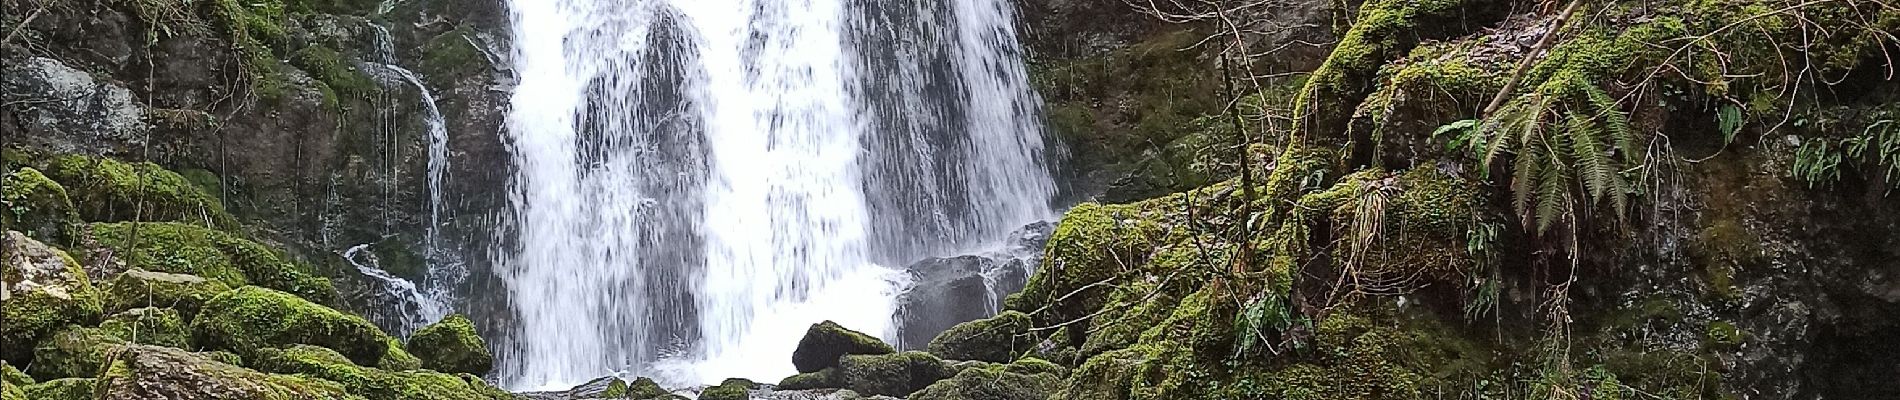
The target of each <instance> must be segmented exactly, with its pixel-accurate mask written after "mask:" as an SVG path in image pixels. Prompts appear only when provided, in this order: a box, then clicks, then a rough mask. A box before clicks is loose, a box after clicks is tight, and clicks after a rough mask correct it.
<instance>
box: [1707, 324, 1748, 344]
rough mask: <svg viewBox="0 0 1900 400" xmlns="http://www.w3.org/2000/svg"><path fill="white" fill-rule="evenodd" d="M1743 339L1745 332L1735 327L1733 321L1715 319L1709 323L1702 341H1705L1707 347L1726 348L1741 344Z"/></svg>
mask: <svg viewBox="0 0 1900 400" xmlns="http://www.w3.org/2000/svg"><path fill="white" fill-rule="evenodd" d="M1745 339H1746V334H1745V333H1744V332H1742V330H1741V329H1740V328H1736V327H1735V323H1732V322H1728V321H1715V322H1710V323H1709V329H1708V333H1707V334H1706V335H1704V336H1703V343H1707V344H1708V346H1709V347H1713V348H1723V349H1726V348H1734V347H1735V346H1739V345H1741V344H1742V341H1743V340H1745Z"/></svg>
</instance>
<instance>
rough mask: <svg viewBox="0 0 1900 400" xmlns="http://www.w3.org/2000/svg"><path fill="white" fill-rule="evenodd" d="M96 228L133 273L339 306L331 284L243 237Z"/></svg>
mask: <svg viewBox="0 0 1900 400" xmlns="http://www.w3.org/2000/svg"><path fill="white" fill-rule="evenodd" d="M90 229H91V232H92V236H93V239H94V240H95V241H97V242H98V243H99V244H100V245H102V246H105V247H106V248H108V249H111V250H112V252H113V254H115V255H116V256H117V257H119V258H120V259H123V260H124V261H125V262H126V265H127V266H128V267H131V268H141V269H145V270H148V271H159V272H168V273H175V274H191V275H197V276H201V277H205V278H207V279H212V280H217V281H220V282H223V283H224V284H226V285H230V286H231V287H237V286H243V285H246V284H251V285H257V286H263V287H267V288H271V289H277V290H281V291H285V292H290V293H292V294H296V295H297V296H298V297H302V298H305V299H308V300H310V301H314V302H317V303H319V304H330V305H334V304H337V298H338V296H337V292H336V287H335V286H334V285H332V284H331V283H330V280H329V279H327V278H324V277H322V276H318V275H316V274H314V273H312V272H311V271H310V268H309V267H308V266H304V265H301V264H299V263H294V262H290V261H288V260H286V259H285V258H284V257H283V256H282V255H280V254H278V253H277V252H276V251H273V250H272V249H271V248H270V247H267V246H264V245H262V244H259V243H257V242H253V241H250V240H247V239H244V238H241V237H238V236H237V235H232V234H230V233H226V232H223V231H219V230H215V229H207V228H204V227H202V226H196V225H190V224H181V223H173V222H143V223H130V222H126V223H100V224H92V225H91V226H90Z"/></svg>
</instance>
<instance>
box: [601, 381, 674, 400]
mask: <svg viewBox="0 0 1900 400" xmlns="http://www.w3.org/2000/svg"><path fill="white" fill-rule="evenodd" d="M669 394H672V393H671V392H668V391H666V389H662V388H660V384H659V383H656V382H653V379H651V378H647V377H644V376H643V377H639V378H635V379H634V380H633V382H627V381H623V380H620V379H618V378H615V379H614V380H613V382H609V383H608V384H607V391H605V392H601V393H600V397H602V398H608V399H653V398H658V397H665V396H667V395H669Z"/></svg>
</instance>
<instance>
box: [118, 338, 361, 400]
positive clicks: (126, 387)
mask: <svg viewBox="0 0 1900 400" xmlns="http://www.w3.org/2000/svg"><path fill="white" fill-rule="evenodd" d="M97 383H98V384H97V386H98V391H99V392H100V393H103V395H101V396H100V397H97V399H98V400H149V399H169V400H366V398H365V397H363V396H355V395H351V394H348V393H347V392H345V391H344V390H343V386H342V385H339V384H337V383H336V382H331V381H328V380H324V379H320V378H312V377H307V376H292V375H277V374H266V373H262V372H257V371H253V370H249V369H245V368H242V367H238V366H234V365H230V364H226V363H223V362H219V361H217V360H212V359H209V358H205V357H202V356H199V355H196V354H192V353H190V352H186V351H184V350H179V349H173V348H168V347H157V346H142V345H133V346H126V347H125V348H124V351H123V352H121V353H120V354H119V356H118V357H116V358H114V361H113V362H112V365H111V366H110V367H109V368H108V369H107V370H106V372H105V374H103V375H102V376H100V377H99V380H98V381H97Z"/></svg>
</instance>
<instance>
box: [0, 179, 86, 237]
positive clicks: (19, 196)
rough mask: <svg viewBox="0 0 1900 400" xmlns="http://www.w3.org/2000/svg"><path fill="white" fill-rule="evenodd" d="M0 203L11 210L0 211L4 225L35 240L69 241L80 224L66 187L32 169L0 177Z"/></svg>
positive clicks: (0, 217) (1, 222)
mask: <svg viewBox="0 0 1900 400" xmlns="http://www.w3.org/2000/svg"><path fill="white" fill-rule="evenodd" d="M0 204H5V205H6V209H7V212H0V226H6V227H7V229H13V230H19V231H21V232H25V233H26V235H27V236H30V237H33V238H35V239H40V240H47V241H56V242H57V241H64V240H67V239H68V238H70V237H71V235H72V233H73V232H72V230H73V229H72V228H73V224H74V223H76V222H78V221H79V213H77V212H74V211H73V202H72V200H71V199H69V198H67V197H66V187H64V186H60V184H59V182H54V181H53V180H52V179H49V178H47V177H46V175H44V174H41V173H40V171H39V170H36V169H32V168H20V170H18V171H14V172H13V173H11V174H7V175H6V177H4V178H0Z"/></svg>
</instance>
